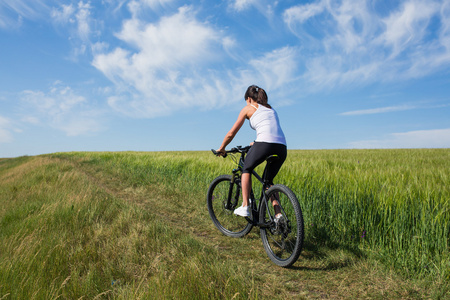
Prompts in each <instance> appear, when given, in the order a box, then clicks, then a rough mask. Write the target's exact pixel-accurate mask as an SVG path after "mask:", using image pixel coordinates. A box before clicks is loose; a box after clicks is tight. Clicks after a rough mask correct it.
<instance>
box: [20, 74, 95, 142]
mask: <svg viewBox="0 0 450 300" xmlns="http://www.w3.org/2000/svg"><path fill="white" fill-rule="evenodd" d="M21 101H22V104H23V108H24V115H23V116H22V118H21V119H22V121H23V122H28V123H31V124H33V125H36V124H41V125H44V126H46V125H48V126H50V127H52V128H55V129H57V130H61V131H63V132H65V133H66V134H67V135H68V136H78V135H85V134H89V133H92V132H97V131H100V130H102V128H103V126H102V124H101V120H100V118H99V117H100V113H99V112H98V111H97V110H95V109H93V108H91V107H90V105H89V103H88V102H87V99H86V98H85V97H83V96H80V95H77V94H76V93H75V92H74V91H73V90H72V89H71V88H70V87H68V86H63V85H62V84H61V83H60V82H56V83H55V84H54V85H53V86H52V87H51V88H50V90H49V91H48V92H42V91H30V90H27V91H23V92H22V95H21Z"/></svg>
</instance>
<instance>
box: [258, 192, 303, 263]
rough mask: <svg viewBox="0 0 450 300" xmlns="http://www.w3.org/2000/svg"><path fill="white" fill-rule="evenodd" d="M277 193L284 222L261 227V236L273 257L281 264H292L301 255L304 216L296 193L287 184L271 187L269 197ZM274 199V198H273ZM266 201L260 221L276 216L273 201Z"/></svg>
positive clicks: (268, 252)
mask: <svg viewBox="0 0 450 300" xmlns="http://www.w3.org/2000/svg"><path fill="white" fill-rule="evenodd" d="M273 195H276V197H277V200H278V203H279V205H280V207H281V212H282V215H283V219H284V224H280V225H278V227H277V226H276V224H275V223H274V222H272V223H273V225H272V226H271V227H269V228H262V229H261V238H262V240H263V244H264V248H265V250H266V252H267V254H268V255H269V257H270V258H271V260H272V261H274V262H275V263H276V264H277V265H279V266H283V267H286V266H290V265H292V264H293V263H294V262H295V261H296V260H297V258H298V256H299V255H300V251H301V247H302V243H303V216H302V215H301V210H300V206H299V204H298V200H297V198H296V197H295V195H294V194H293V193H292V191H290V190H289V189H288V188H287V187H286V186H282V185H277V186H274V187H272V188H270V189H269V190H268V192H267V197H268V198H269V199H271V197H272V196H273ZM272 199H273V198H272ZM268 202H269V203H268V205H266V204H265V203H264V205H263V207H262V210H261V212H260V222H270V220H271V219H272V218H274V216H275V211H274V208H273V206H272V201H268Z"/></svg>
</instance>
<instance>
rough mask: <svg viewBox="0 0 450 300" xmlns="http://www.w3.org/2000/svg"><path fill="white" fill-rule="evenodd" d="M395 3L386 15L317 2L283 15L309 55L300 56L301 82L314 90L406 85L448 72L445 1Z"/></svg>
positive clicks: (354, 5) (346, 1)
mask: <svg viewBox="0 0 450 300" xmlns="http://www.w3.org/2000/svg"><path fill="white" fill-rule="evenodd" d="M396 3H397V2H395V3H393V2H392V3H391V2H389V4H385V5H388V6H390V9H389V10H388V14H387V15H380V14H379V13H378V12H377V10H376V7H377V5H379V3H377V1H371V0H365V1H357V2H355V1H352V0H343V1H330V0H320V1H314V2H312V3H309V4H302V5H297V6H294V7H291V8H289V9H287V10H286V11H285V12H284V21H285V23H286V25H287V26H288V28H290V29H291V31H292V32H293V33H294V34H295V35H296V36H297V37H298V38H299V39H300V41H301V42H302V45H303V46H302V47H303V49H304V50H303V51H304V52H306V53H307V54H309V53H312V55H306V56H305V58H306V60H305V61H306V70H305V73H304V74H303V75H304V77H303V78H304V80H307V81H309V82H311V83H313V84H314V86H316V87H323V86H328V87H330V86H339V85H348V84H354V83H368V82H379V81H381V82H382V81H392V80H405V79H411V78H419V77H423V76H426V75H428V74H430V73H432V72H435V71H437V70H442V69H443V68H444V67H445V66H448V65H449V64H450V44H449V41H450V29H449V21H448V20H449V18H450V4H449V1H433V0H428V1H418V0H407V1H402V2H400V4H399V5H398V4H396ZM395 5H398V6H395ZM436 20H438V21H437V22H436ZM319 23H320V26H317V24H319Z"/></svg>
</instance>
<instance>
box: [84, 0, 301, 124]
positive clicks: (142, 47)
mask: <svg viewBox="0 0 450 300" xmlns="http://www.w3.org/2000/svg"><path fill="white" fill-rule="evenodd" d="M180 32H183V34H182V35H180V34H179V33H180ZM116 37H117V38H118V39H120V40H121V41H122V42H123V43H125V44H126V45H127V47H117V48H115V49H113V50H110V51H105V52H103V53H97V54H96V55H95V56H94V59H93V62H92V64H93V65H94V66H95V67H96V68H97V69H98V70H100V71H101V72H102V73H103V74H104V75H105V76H106V77H107V78H109V79H110V80H111V81H112V82H114V84H115V86H116V87H117V92H116V94H115V95H113V96H111V97H110V98H109V104H110V106H111V107H113V108H114V109H116V110H118V111H120V112H122V113H124V114H127V115H130V116H133V117H149V118H151V117H157V116H161V115H167V114H170V113H171V112H173V111H176V110H179V109H183V108H188V107H200V108H202V109H208V108H212V107H221V106H223V105H226V104H227V103H228V104H229V103H230V102H234V101H237V100H239V101H241V100H242V93H243V92H244V91H245V88H246V87H247V86H248V85H249V84H251V83H254V82H259V83H261V82H262V83H261V84H264V83H267V86H269V85H270V86H271V87H275V88H276V87H278V86H280V85H281V84H285V83H286V82H288V81H289V80H291V78H292V77H294V72H293V71H294V70H295V64H296V63H295V52H294V50H293V48H289V47H284V48H281V49H276V50H274V51H272V52H270V53H267V54H263V55H262V56H259V57H254V58H253V59H250V60H249V62H247V64H244V65H242V68H241V69H240V70H237V71H236V70H234V71H232V70H231V69H227V68H225V69H223V66H220V65H221V64H222V63H223V59H224V58H226V57H229V56H228V53H230V52H232V51H231V50H230V48H232V47H233V46H234V43H232V42H230V41H233V39H232V38H230V37H228V36H226V35H225V34H224V33H223V32H221V31H220V30H218V29H216V28H214V27H213V26H212V25H211V24H209V23H207V22H201V21H199V20H198V19H197V18H196V12H195V10H194V9H193V8H192V7H189V6H184V7H181V8H179V9H178V11H177V12H176V13H174V14H172V15H168V16H163V17H161V18H160V19H159V20H158V21H157V22H147V21H144V20H142V19H140V18H139V16H137V15H134V14H133V17H132V18H130V19H128V20H126V21H124V22H123V26H122V29H121V31H120V32H118V33H117V34H116ZM217 66H220V67H217ZM282 81H283V82H282ZM265 86H266V85H265Z"/></svg>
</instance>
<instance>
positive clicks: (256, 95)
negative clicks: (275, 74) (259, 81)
mask: <svg viewBox="0 0 450 300" xmlns="http://www.w3.org/2000/svg"><path fill="white" fill-rule="evenodd" d="M248 97H250V98H252V99H253V100H254V101H256V103H258V104H261V105H263V106H265V107H267V108H272V106H270V105H269V103H267V101H268V99H267V94H266V91H265V90H263V89H262V88H260V87H258V86H256V85H251V86H249V87H248V88H247V91H246V92H245V96H244V99H245V100H247V98H248Z"/></svg>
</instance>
